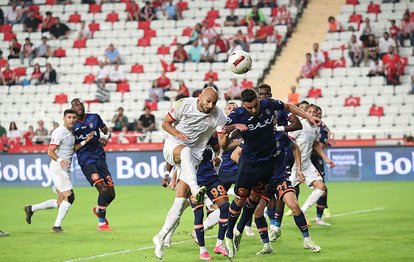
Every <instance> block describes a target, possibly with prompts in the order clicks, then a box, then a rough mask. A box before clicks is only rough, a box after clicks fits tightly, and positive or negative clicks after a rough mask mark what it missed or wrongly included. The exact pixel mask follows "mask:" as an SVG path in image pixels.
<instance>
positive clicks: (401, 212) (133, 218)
mask: <svg viewBox="0 0 414 262" xmlns="http://www.w3.org/2000/svg"><path fill="white" fill-rule="evenodd" d="M328 186H329V205H330V211H331V212H332V214H333V215H334V217H332V218H328V219H327V221H328V222H329V223H331V224H332V226H331V227H330V228H325V227H318V226H312V227H311V229H310V232H311V236H312V238H313V240H314V241H315V242H316V243H317V244H319V245H320V246H321V247H322V251H321V253H319V254H312V253H310V252H309V251H306V250H304V249H303V247H302V237H301V234H300V233H299V231H298V229H297V228H296V227H295V226H294V224H293V219H292V218H291V217H286V218H284V222H283V234H282V236H281V238H279V239H278V240H277V242H275V243H273V247H274V249H275V252H274V253H273V254H271V255H267V256H263V257H258V256H256V255H255V253H256V252H257V251H259V250H260V249H261V243H260V241H259V237H258V236H257V235H256V236H255V237H250V238H247V237H244V238H243V241H242V245H241V250H240V252H239V253H237V255H236V259H235V260H236V261H276V260H277V261H301V260H306V261H414V251H413V247H414V237H413V236H414V222H413V217H414V210H413V209H414V208H413V207H414V205H413V203H414V183H413V182H352V183H329V184H328ZM116 189H117V198H116V200H115V202H114V203H113V204H112V205H111V206H110V208H109V209H108V215H107V217H108V218H109V221H110V223H111V226H112V227H113V229H114V231H113V232H98V231H97V230H96V228H95V226H96V222H97V221H96V217H94V216H93V214H92V212H91V208H92V206H94V204H95V202H96V195H97V193H96V192H95V190H94V189H93V188H87V187H80V188H76V189H75V191H76V201H75V203H74V205H73V207H72V208H71V210H70V212H69V214H68V216H67V217H66V219H65V221H64V223H63V228H64V229H65V233H63V234H54V233H50V229H51V227H52V225H53V223H54V220H55V217H56V213H57V210H45V211H39V212H37V213H35V214H34V216H33V220H32V224H31V225H28V224H26V222H25V219H24V218H25V217H24V212H23V209H22V207H23V206H24V205H25V204H31V203H38V202H41V201H44V200H47V199H50V198H54V197H55V195H54V193H53V192H52V191H51V189H49V188H48V189H44V188H7V187H6V188H1V189H0V206H1V208H0V230H3V231H6V232H9V233H10V236H9V237H3V238H0V260H1V261H64V260H69V259H76V258H82V257H89V256H95V255H100V254H103V253H111V252H116V251H122V250H132V251H130V252H126V253H121V254H115V255H110V256H105V257H100V258H95V259H91V260H89V261H98V260H99V261H156V259H155V258H154V255H153V249H152V248H151V246H152V241H151V239H152V236H153V235H155V234H156V233H157V232H158V230H159V229H160V228H161V226H162V224H163V222H164V218H165V215H166V213H167V211H168V209H169V207H170V205H171V203H172V201H173V197H174V193H173V192H171V191H169V190H166V189H163V188H161V187H159V186H122V187H121V186H120V187H117V188H116ZM308 194H309V191H308V190H307V189H306V188H305V187H302V194H301V201H300V202H301V203H303V201H304V198H305V197H307V195H308ZM378 207H383V208H384V209H383V210H377V211H371V212H367V213H357V214H353V215H346V214H345V215H342V216H335V215H341V214H343V213H347V212H352V211H360V210H367V209H373V208H378ZM314 210H315V209H314V208H311V209H310V210H309V211H308V216H309V217H314V214H315V211H314ZM191 230H192V212H191V210H190V209H188V210H187V211H186V212H185V214H184V217H183V219H182V222H181V224H180V227H179V228H178V230H177V232H176V234H175V236H174V238H173V241H180V243H179V244H176V245H174V243H173V246H172V247H171V248H169V249H166V251H165V258H164V260H165V261H198V248H197V247H196V246H195V245H194V243H193V242H192V241H191V238H190V232H191ZM216 232H217V228H214V229H213V230H211V231H209V232H207V235H208V236H211V237H210V238H208V239H207V240H206V243H207V247H208V248H209V250H210V251H211V252H212V247H213V246H214V243H215V238H214V235H215V234H216ZM182 242H184V243H182ZM138 249H143V250H138ZM214 260H216V261H225V260H227V259H226V258H224V257H219V256H214Z"/></svg>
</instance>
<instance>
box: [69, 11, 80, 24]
mask: <svg viewBox="0 0 414 262" xmlns="http://www.w3.org/2000/svg"><path fill="white" fill-rule="evenodd" d="M81 20H82V18H81V15H80V14H78V13H74V14H71V15H70V16H69V20H68V21H69V23H80V22H81Z"/></svg>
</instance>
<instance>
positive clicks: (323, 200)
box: [316, 189, 328, 218]
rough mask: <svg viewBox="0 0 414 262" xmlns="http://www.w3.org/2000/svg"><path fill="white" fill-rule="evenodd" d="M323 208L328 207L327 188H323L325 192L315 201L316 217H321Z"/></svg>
mask: <svg viewBox="0 0 414 262" xmlns="http://www.w3.org/2000/svg"><path fill="white" fill-rule="evenodd" d="M325 208H328V189H326V190H325V194H323V195H322V196H321V197H320V198H319V199H318V201H317V202H316V217H317V218H322V215H323V211H324V210H325Z"/></svg>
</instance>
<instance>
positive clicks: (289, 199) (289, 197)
mask: <svg viewBox="0 0 414 262" xmlns="http://www.w3.org/2000/svg"><path fill="white" fill-rule="evenodd" d="M282 199H283V202H284V203H285V204H286V205H287V206H288V207H289V208H290V209H291V210H298V209H299V208H300V207H299V203H298V200H297V198H296V194H295V193H294V192H292V191H290V192H287V193H286V194H284V195H283V198H282Z"/></svg>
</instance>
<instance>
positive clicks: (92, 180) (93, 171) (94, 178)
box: [81, 163, 103, 186]
mask: <svg viewBox="0 0 414 262" xmlns="http://www.w3.org/2000/svg"><path fill="white" fill-rule="evenodd" d="M81 169H82V172H83V174H84V175H85V178H86V180H88V182H89V184H90V185H91V186H95V184H97V183H99V182H103V178H102V177H101V176H100V175H99V171H98V167H97V166H96V165H95V163H93V164H84V165H82V166H81Z"/></svg>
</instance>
